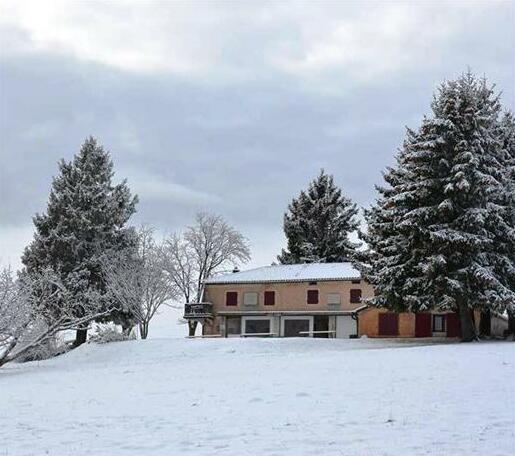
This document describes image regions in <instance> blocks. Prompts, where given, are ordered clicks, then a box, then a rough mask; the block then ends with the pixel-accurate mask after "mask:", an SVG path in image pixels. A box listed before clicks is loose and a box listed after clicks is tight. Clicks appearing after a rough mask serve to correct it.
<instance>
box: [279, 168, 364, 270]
mask: <svg viewBox="0 0 515 456" xmlns="http://www.w3.org/2000/svg"><path fill="white" fill-rule="evenodd" d="M357 213H358V209H357V207H356V204H354V203H353V202H352V201H351V200H350V199H349V198H347V197H346V196H344V195H343V194H342V191H341V189H339V188H338V187H337V186H336V185H335V184H334V180H333V176H331V175H328V174H326V173H325V172H324V170H322V171H321V172H320V174H319V175H318V177H317V178H316V179H314V180H313V181H312V182H311V183H310V184H309V187H308V189H307V191H301V193H300V195H299V196H298V197H297V198H295V199H293V201H292V202H291V204H290V205H289V206H288V212H287V213H286V214H285V215H284V234H285V235H286V239H287V242H288V245H287V249H286V250H284V249H283V250H282V252H281V254H280V255H279V256H278V257H277V259H278V260H279V261H280V262H281V263H282V264H292V263H314V262H323V263H334V262H339V261H347V260H348V259H349V258H350V257H351V256H352V255H353V254H354V252H355V251H356V248H357V247H358V244H356V243H354V242H352V241H351V240H350V239H349V234H350V233H351V232H352V231H355V230H357V228H358V224H359V222H358V220H357V218H356V214H357Z"/></svg>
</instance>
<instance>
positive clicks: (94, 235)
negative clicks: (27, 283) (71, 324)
mask: <svg viewBox="0 0 515 456" xmlns="http://www.w3.org/2000/svg"><path fill="white" fill-rule="evenodd" d="M113 174H114V173H113V163H112V161H111V158H110V155H109V153H108V152H106V151H105V150H104V149H103V148H102V146H100V145H98V144H97V141H96V140H95V139H94V138H92V137H90V138H88V139H87V140H86V141H85V142H84V144H83V145H82V147H81V150H80V152H79V153H78V154H77V155H76V156H75V157H74V158H73V160H72V161H71V162H66V161H64V160H62V161H61V162H60V163H59V173H58V175H57V176H56V177H55V178H54V179H53V182H52V188H51V191H50V197H49V201H48V207H47V211H46V213H44V214H37V215H36V216H35V217H34V219H33V220H34V225H35V234H34V240H33V241H32V243H31V244H30V245H29V246H28V247H27V248H26V249H25V252H24V254H23V258H22V261H23V264H24V265H25V267H26V269H27V272H28V273H29V274H30V273H31V272H38V271H41V270H43V269H45V268H48V267H50V268H52V269H53V270H54V271H55V272H56V273H58V274H59V275H60V277H61V279H62V282H63V284H64V285H65V286H66V288H67V291H69V293H70V295H71V296H72V299H73V300H74V306H76V309H77V310H76V312H77V314H78V315H79V316H80V314H81V312H82V309H83V306H82V304H83V303H85V302H88V303H90V304H91V303H92V302H97V303H98V306H99V309H102V308H105V309H112V312H111V314H110V318H112V319H114V320H116V321H117V322H118V323H123V322H125V321H126V320H127V319H130V318H131V315H128V314H127V313H126V312H125V311H124V309H123V308H121V307H120V305H118V304H117V303H115V302H112V301H111V300H110V298H109V297H108V296H110V295H109V294H108V293H107V292H106V287H105V283H104V278H103V274H102V270H101V262H100V260H101V257H102V255H106V254H108V253H109V252H110V251H122V250H123V251H127V249H130V248H131V246H134V248H136V237H135V235H134V231H133V230H132V229H131V228H127V227H126V223H127V221H128V220H129V218H130V217H131V215H132V214H134V212H135V210H136V209H135V207H136V203H137V197H133V196H131V192H130V190H129V188H128V186H127V184H126V182H125V181H123V182H122V183H120V184H118V185H114V184H113V183H112V179H113ZM86 335H87V329H86V328H81V329H79V330H77V337H76V344H77V345H78V344H80V343H83V342H84V341H85V340H86Z"/></svg>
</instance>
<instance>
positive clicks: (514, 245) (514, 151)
mask: <svg viewBox="0 0 515 456" xmlns="http://www.w3.org/2000/svg"><path fill="white" fill-rule="evenodd" d="M501 136H502V145H503V149H504V151H505V153H506V167H505V184H504V190H505V191H504V193H503V196H504V198H505V204H506V205H507V207H508V211H507V214H506V217H507V223H508V224H509V225H510V227H511V228H512V230H514V231H513V233H514V234H513V236H511V237H510V238H508V239H503V240H502V241H503V243H504V245H505V246H506V248H507V253H508V256H509V258H511V262H510V264H511V274H510V277H511V278H510V286H511V288H512V289H515V273H514V270H513V267H514V265H515V117H514V116H513V114H512V113H511V112H509V111H508V112H506V113H505V115H504V117H503V119H502V121H501ZM507 310H508V319H509V332H510V333H511V334H514V335H515V301H514V302H512V303H511V305H509V306H508V309H507Z"/></svg>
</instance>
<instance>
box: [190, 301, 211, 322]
mask: <svg viewBox="0 0 515 456" xmlns="http://www.w3.org/2000/svg"><path fill="white" fill-rule="evenodd" d="M212 317H213V304H212V303H210V302H189V303H186V304H184V318H185V319H186V320H205V319H206V318H212Z"/></svg>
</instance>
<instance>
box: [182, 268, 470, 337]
mask: <svg viewBox="0 0 515 456" xmlns="http://www.w3.org/2000/svg"><path fill="white" fill-rule="evenodd" d="M204 286H205V288H204V296H203V302H201V303H191V304H186V307H185V318H187V319H192V320H196V321H199V322H200V323H201V324H202V334H203V336H217V337H250V336H255V337H299V336H304V337H325V338H352V337H361V336H368V337H459V334H460V329H459V318H458V316H457V314H455V313H453V312H423V313H417V314H414V313H395V312H391V311H388V310H386V309H378V308H375V307H369V306H367V305H366V304H365V303H364V299H366V298H370V297H373V295H374V289H373V287H372V285H370V284H369V283H367V282H366V281H364V280H362V279H361V277H360V274H359V271H357V270H356V269H355V268H354V267H353V266H352V265H351V264H350V263H311V264H295V265H272V266H265V267H262V268H257V269H251V270H247V271H237V270H236V271H234V272H232V273H226V274H220V275H217V276H214V277H212V278H210V279H208V280H207V281H206V282H205V284H204ZM477 322H478V318H476V324H477Z"/></svg>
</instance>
